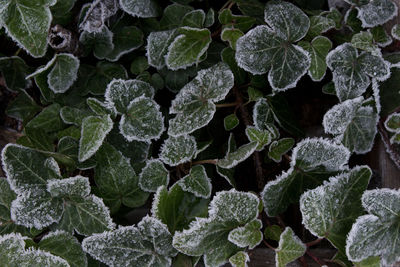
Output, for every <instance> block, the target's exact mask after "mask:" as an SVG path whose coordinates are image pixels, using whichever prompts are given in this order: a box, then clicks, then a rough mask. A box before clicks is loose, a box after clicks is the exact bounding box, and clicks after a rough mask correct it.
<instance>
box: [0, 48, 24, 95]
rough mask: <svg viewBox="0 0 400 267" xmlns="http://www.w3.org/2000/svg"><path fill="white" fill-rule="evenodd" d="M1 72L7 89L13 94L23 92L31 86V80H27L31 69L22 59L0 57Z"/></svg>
mask: <svg viewBox="0 0 400 267" xmlns="http://www.w3.org/2000/svg"><path fill="white" fill-rule="evenodd" d="M0 72H1V75H2V76H3V78H4V82H5V86H6V88H7V89H8V90H10V91H12V92H17V91H19V90H23V89H25V88H27V87H29V86H30V85H31V82H30V80H25V77H26V76H28V74H29V73H30V72H31V69H30V67H29V66H28V65H26V63H25V61H24V60H23V59H21V58H20V57H17V56H13V57H0Z"/></svg>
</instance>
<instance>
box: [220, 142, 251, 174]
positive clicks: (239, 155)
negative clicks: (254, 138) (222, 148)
mask: <svg viewBox="0 0 400 267" xmlns="http://www.w3.org/2000/svg"><path fill="white" fill-rule="evenodd" d="M257 147H258V143H257V142H250V143H248V144H245V145H242V146H241V147H239V148H238V149H237V150H235V151H233V152H228V153H227V154H226V155H225V158H223V159H219V160H218V162H217V166H218V167H221V168H224V169H230V168H233V167H235V166H236V165H238V164H239V163H241V162H242V161H245V160H246V159H247V158H248V157H250V156H251V154H253V152H254V151H255V150H256V149H257Z"/></svg>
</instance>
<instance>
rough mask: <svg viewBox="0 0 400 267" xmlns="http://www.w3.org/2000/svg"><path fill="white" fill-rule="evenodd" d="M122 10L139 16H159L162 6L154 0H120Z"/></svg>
mask: <svg viewBox="0 0 400 267" xmlns="http://www.w3.org/2000/svg"><path fill="white" fill-rule="evenodd" d="M119 3H120V5H121V8H122V10H124V11H125V12H126V13H128V14H129V15H132V16H135V17H139V18H152V17H157V16H158V15H159V13H160V8H159V6H158V5H157V3H156V1H154V0H119Z"/></svg>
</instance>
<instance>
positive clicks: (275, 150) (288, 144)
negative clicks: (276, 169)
mask: <svg viewBox="0 0 400 267" xmlns="http://www.w3.org/2000/svg"><path fill="white" fill-rule="evenodd" d="M293 145H294V139H293V138H282V139H280V140H278V141H274V142H272V143H271V145H270V146H269V151H268V157H269V158H270V159H272V160H273V161H275V162H280V161H281V160H282V155H285V154H286V153H287V152H289V150H290V149H292V147H293Z"/></svg>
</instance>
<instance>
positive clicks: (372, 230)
mask: <svg viewBox="0 0 400 267" xmlns="http://www.w3.org/2000/svg"><path fill="white" fill-rule="evenodd" d="M361 202H362V205H363V207H364V209H365V210H367V212H368V214H367V215H363V216H361V217H359V218H358V219H357V221H356V222H355V223H354V224H353V227H352V228H351V230H350V233H349V235H348V236H347V241H346V254H347V256H348V258H349V259H350V260H351V261H361V260H364V259H367V258H368V257H370V256H380V257H381V260H382V266H391V265H392V264H394V263H395V262H397V261H399V260H400V258H399V255H400V245H399V244H400V242H399V227H400V223H399V220H398V218H399V214H400V194H399V191H398V190H394V189H387V188H383V189H375V190H370V191H366V192H365V193H364V194H363V196H362V199H361Z"/></svg>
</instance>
